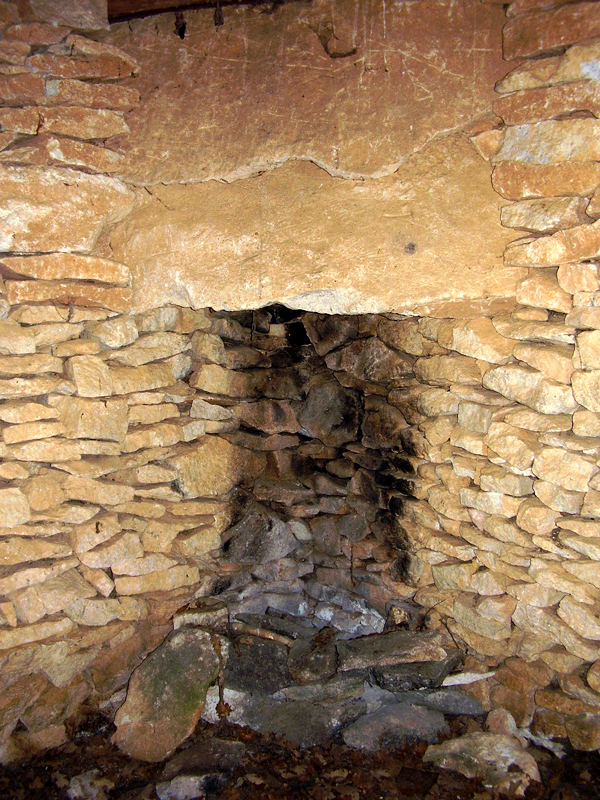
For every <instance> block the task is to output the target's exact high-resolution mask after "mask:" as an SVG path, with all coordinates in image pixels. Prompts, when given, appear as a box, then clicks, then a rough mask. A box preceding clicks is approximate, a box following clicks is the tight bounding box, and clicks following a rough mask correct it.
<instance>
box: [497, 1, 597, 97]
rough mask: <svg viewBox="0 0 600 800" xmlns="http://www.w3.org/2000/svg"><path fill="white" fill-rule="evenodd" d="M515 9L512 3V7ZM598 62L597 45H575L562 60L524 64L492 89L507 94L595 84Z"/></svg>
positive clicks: (557, 57) (527, 62) (559, 58)
mask: <svg viewBox="0 0 600 800" xmlns="http://www.w3.org/2000/svg"><path fill="white" fill-rule="evenodd" d="M515 5H516V4H515V3H512V7H514V6H515ZM599 59H600V47H599V45H598V42H591V43H590V44H576V45H573V46H572V47H569V48H568V49H567V50H566V52H565V53H563V55H561V56H551V57H550V58H541V59H535V60H534V61H525V62H524V63H523V64H520V65H519V66H518V67H516V68H515V69H513V70H512V71H511V72H509V73H508V75H506V76H505V77H504V78H502V80H501V81H499V82H498V83H497V84H496V86H495V89H496V91H497V92H499V93H500V94H507V93H510V92H518V91H519V90H522V89H535V88H537V87H539V86H550V85H552V84H561V83H569V82H571V81H581V80H592V81H593V80H597V62H598V60H599Z"/></svg>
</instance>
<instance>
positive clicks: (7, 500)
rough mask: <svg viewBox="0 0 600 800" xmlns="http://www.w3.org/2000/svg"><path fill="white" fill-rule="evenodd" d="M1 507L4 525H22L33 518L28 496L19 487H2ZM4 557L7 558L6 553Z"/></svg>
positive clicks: (0, 492)
mask: <svg viewBox="0 0 600 800" xmlns="http://www.w3.org/2000/svg"><path fill="white" fill-rule="evenodd" d="M0 509H1V510H0V514H1V518H2V525H4V526H5V527H7V528H12V527H13V526H15V525H22V524H23V523H25V522H29V520H30V519H31V510H30V507H29V502H28V500H27V497H26V496H25V495H24V494H23V492H22V491H21V490H20V489H17V488H14V489H0ZM4 558H6V554H5V556H4ZM3 562H4V559H3ZM4 563H7V562H4ZM8 563H11V562H8ZM12 563H14V562H12Z"/></svg>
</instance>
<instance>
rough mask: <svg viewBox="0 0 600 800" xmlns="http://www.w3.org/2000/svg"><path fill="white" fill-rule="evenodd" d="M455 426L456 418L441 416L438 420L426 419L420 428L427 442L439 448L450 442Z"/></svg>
mask: <svg viewBox="0 0 600 800" xmlns="http://www.w3.org/2000/svg"><path fill="white" fill-rule="evenodd" d="M455 424H456V417H450V416H441V417H437V418H436V419H426V420H425V422H423V423H422V424H421V426H420V427H421V430H422V431H423V433H424V434H425V438H426V439H427V441H428V442H430V443H431V444H432V445H434V446H437V445H440V444H444V442H447V441H448V439H449V438H450V434H451V433H452V431H453V430H454V427H455Z"/></svg>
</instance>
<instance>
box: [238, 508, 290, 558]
mask: <svg viewBox="0 0 600 800" xmlns="http://www.w3.org/2000/svg"><path fill="white" fill-rule="evenodd" d="M297 545H298V540H297V539H296V537H295V536H294V534H293V533H292V532H291V530H290V529H289V528H288V526H287V525H286V524H285V522H283V520H281V519H280V518H279V517H277V516H276V515H275V514H273V513H272V512H271V511H269V510H268V509H266V508H264V506H261V505H259V504H258V503H256V504H253V505H252V506H251V507H250V509H249V511H248V512H247V514H246V516H245V517H244V519H242V520H241V521H240V522H238V523H237V525H234V526H233V527H232V528H229V530H228V531H227V532H226V533H225V534H224V536H223V552H224V557H225V560H227V561H251V562H252V563H253V564H265V563H268V562H269V561H275V560H277V559H278V558H284V557H285V556H287V555H288V554H289V553H291V552H292V551H293V550H295V548H296V547H297Z"/></svg>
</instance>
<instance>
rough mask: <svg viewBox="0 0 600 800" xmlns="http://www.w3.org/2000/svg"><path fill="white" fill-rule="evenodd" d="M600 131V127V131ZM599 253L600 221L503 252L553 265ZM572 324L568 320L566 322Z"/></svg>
mask: <svg viewBox="0 0 600 800" xmlns="http://www.w3.org/2000/svg"><path fill="white" fill-rule="evenodd" d="M598 132H599V133H600V128H599V131H598ZM598 158H600V153H599V155H598ZM598 255H600V220H599V221H597V222H593V223H592V224H591V225H578V226H577V227H574V228H570V229H568V230H566V231H558V233H554V234H552V235H551V236H544V237H542V238H541V239H535V240H534V241H532V242H525V243H524V244H523V243H521V242H516V243H514V244H513V245H511V246H509V247H508V248H507V249H506V251H505V254H504V259H505V262H506V263H507V264H510V265H512V266H514V267H528V266H537V267H550V266H554V265H559V264H567V263H572V262H575V263H577V262H580V261H585V260H587V259H592V258H596V256H598ZM569 324H573V323H571V322H567V325H569Z"/></svg>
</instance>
